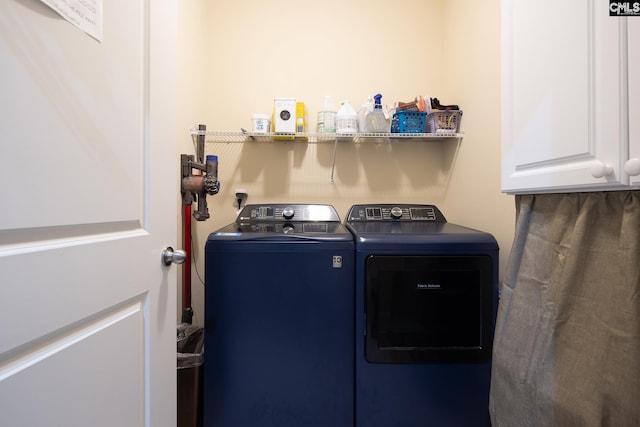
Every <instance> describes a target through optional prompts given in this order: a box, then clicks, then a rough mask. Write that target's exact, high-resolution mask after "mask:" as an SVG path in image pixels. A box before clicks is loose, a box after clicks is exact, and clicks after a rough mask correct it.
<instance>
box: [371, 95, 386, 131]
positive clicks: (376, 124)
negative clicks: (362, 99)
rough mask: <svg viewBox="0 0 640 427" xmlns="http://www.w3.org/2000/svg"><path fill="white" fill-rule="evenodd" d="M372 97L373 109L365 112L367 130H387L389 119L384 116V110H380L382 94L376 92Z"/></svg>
mask: <svg viewBox="0 0 640 427" xmlns="http://www.w3.org/2000/svg"><path fill="white" fill-rule="evenodd" d="M373 99H374V100H375V104H374V106H373V111H371V112H370V113H369V114H367V117H366V124H367V131H368V132H374V133H384V132H389V121H388V120H387V118H386V117H385V115H384V111H382V102H381V101H382V95H381V94H377V95H375V96H374V97H373Z"/></svg>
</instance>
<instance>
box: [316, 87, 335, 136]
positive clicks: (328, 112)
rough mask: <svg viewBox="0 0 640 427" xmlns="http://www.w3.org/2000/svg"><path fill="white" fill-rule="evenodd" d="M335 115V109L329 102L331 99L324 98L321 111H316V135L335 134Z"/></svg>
mask: <svg viewBox="0 0 640 427" xmlns="http://www.w3.org/2000/svg"><path fill="white" fill-rule="evenodd" d="M336 114H337V111H336V107H335V105H334V104H333V102H332V101H331V97H330V96H328V95H327V96H325V97H324V105H323V106H322V110H320V111H318V123H317V127H316V131H317V132H318V133H335V132H336Z"/></svg>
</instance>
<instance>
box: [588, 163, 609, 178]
mask: <svg viewBox="0 0 640 427" xmlns="http://www.w3.org/2000/svg"><path fill="white" fill-rule="evenodd" d="M612 173H613V167H611V165H609V164H607V163H603V162H600V161H596V162H595V163H594V164H593V165H592V166H591V176H593V177H594V178H604V177H605V176H609V175H611V174H612Z"/></svg>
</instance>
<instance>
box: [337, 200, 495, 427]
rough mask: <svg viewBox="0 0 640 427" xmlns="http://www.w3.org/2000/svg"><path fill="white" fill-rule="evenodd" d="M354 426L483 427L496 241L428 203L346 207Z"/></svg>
mask: <svg viewBox="0 0 640 427" xmlns="http://www.w3.org/2000/svg"><path fill="white" fill-rule="evenodd" d="M346 227H347V228H348V229H349V230H350V231H351V232H352V233H353V234H354V236H355V244H356V282H355V283H356V285H355V286H356V321H355V332H356V333H355V339H356V351H355V352H356V356H355V357H356V359H355V365H356V377H355V400H356V405H355V425H356V426H358V427H395V426H397V427H424V426H437V427H449V426H451V427H453V426H456V427H457V426H460V427H473V426H482V427H484V426H488V425H490V422H489V411H488V401H489V384H490V375H491V349H492V343H493V330H494V325H495V316H496V311H497V291H498V279H497V275H498V245H497V243H496V240H495V239H494V238H493V236H491V235H490V234H488V233H484V232H481V231H477V230H472V229H470V228H466V227H462V226H459V225H454V224H449V223H448V222H447V221H446V219H445V218H444V216H443V215H442V213H441V212H440V211H439V210H438V208H437V207H435V206H433V205H375V206H369V205H354V206H352V208H351V210H350V211H349V214H348V216H347V218H346Z"/></svg>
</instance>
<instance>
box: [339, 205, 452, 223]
mask: <svg viewBox="0 0 640 427" xmlns="http://www.w3.org/2000/svg"><path fill="white" fill-rule="evenodd" d="M361 221H365V222H366V221H425V222H447V220H446V219H445V217H444V215H442V212H440V210H439V209H438V208H437V207H436V206H435V205H411V204H396V205H392V204H382V205H354V206H352V207H351V209H350V210H349V214H348V215H347V222H361Z"/></svg>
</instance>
